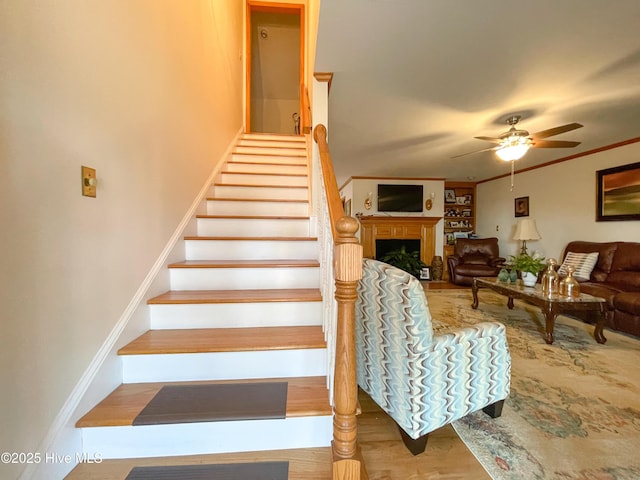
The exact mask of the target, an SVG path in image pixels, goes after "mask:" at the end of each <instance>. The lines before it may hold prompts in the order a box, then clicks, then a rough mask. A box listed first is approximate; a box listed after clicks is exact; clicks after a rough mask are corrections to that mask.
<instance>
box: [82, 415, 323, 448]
mask: <svg viewBox="0 0 640 480" xmlns="http://www.w3.org/2000/svg"><path fill="white" fill-rule="evenodd" d="M81 430H82V442H83V446H84V447H83V448H84V451H85V452H100V454H101V455H102V458H104V459H109V458H136V457H163V456H173V455H199V454H206V453H227V452H242V451H262V450H282V449H289V448H315V447H326V446H328V445H330V444H331V439H332V437H333V418H332V417H331V416H330V415H327V416H318V417H297V418H287V419H282V420H253V421H243V422H233V421H231V422H202V423H187V424H173V425H149V426H135V427H131V426H128V427H101V428H82V429H81ZM176 439H180V441H179V442H178V441H176Z"/></svg>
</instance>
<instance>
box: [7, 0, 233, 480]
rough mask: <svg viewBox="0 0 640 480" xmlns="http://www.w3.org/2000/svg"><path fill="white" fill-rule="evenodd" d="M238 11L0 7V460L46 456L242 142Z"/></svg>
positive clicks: (101, 2) (122, 1)
mask: <svg viewBox="0 0 640 480" xmlns="http://www.w3.org/2000/svg"><path fill="white" fill-rule="evenodd" d="M242 8H243V2H240V1H231V2H221V1H205V0H190V1H175V0H136V1H130V0H82V1H77V0H37V1H36V0H24V1H23V0H12V1H5V2H0V72H2V74H0V168H1V170H0V195H1V198H2V202H1V204H0V212H1V215H0V219H1V221H2V235H1V238H2V244H1V249H0V252H1V253H0V254H1V255H2V259H1V262H2V274H1V278H2V282H1V283H0V291H1V293H0V304H1V305H2V313H1V318H0V385H2V393H1V394H0V415H1V416H2V421H1V422H0V425H2V428H0V451H15V452H27V451H34V450H35V449H36V448H37V447H38V445H40V443H41V442H42V440H43V437H44V436H45V435H46V434H47V432H48V431H49V429H50V427H51V424H52V422H53V420H54V418H55V417H56V415H58V413H59V411H60V409H61V407H62V406H63V404H64V403H65V401H66V400H67V398H68V397H69V395H70V393H71V392H72V390H73V388H74V386H75V385H76V384H77V382H78V380H79V378H80V377H81V375H82V374H83V372H84V371H85V369H87V366H88V365H89V363H90V362H91V361H92V359H93V357H94V356H95V355H96V352H97V351H98V350H99V348H100V347H101V345H102V344H103V342H104V341H105V338H106V337H107V336H108V335H109V333H110V332H111V331H112V329H113V328H114V325H115V324H116V322H117V321H118V319H119V318H121V316H122V315H123V311H124V310H125V309H126V307H127V305H128V304H129V302H130V301H131V299H132V297H133V296H134V294H135V293H136V291H137V290H138V288H139V287H140V285H141V283H142V282H143V280H144V279H145V277H146V276H147V274H148V272H149V271H150V269H151V267H152V265H153V264H154V262H155V261H156V259H157V258H158V256H159V255H160V253H161V252H162V250H163V248H164V247H165V245H166V244H167V241H168V239H169V238H170V237H171V235H172V234H173V232H174V230H175V229H176V227H177V225H178V224H179V223H180V221H181V219H182V217H183V215H184V214H185V212H186V211H187V210H188V208H189V207H190V205H191V204H192V202H193V201H194V199H195V197H196V196H197V194H198V192H199V191H200V189H201V187H202V186H203V183H204V181H205V180H206V178H207V177H208V175H209V174H210V172H211V171H212V169H213V167H214V163H215V162H217V161H218V160H219V159H220V157H221V155H222V154H223V153H224V151H225V150H226V148H227V146H228V144H229V142H231V140H232V139H233V138H234V135H235V134H236V132H237V131H238V130H239V129H240V128H241V125H242V85H243V82H242V60H241V53H242ZM81 165H88V166H91V167H94V168H96V169H97V176H98V180H99V185H98V196H97V198H95V199H92V198H86V197H82V196H81V195H80V166H81ZM22 468H23V466H8V465H0V477H1V478H15V477H16V476H17V475H18V473H19V472H20V471H21V470H22Z"/></svg>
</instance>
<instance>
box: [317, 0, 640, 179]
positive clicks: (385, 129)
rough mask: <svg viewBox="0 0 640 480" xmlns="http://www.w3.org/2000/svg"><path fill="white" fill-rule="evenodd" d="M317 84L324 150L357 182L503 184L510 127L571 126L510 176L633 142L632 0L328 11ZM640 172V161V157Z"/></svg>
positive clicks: (638, 64) (635, 23) (334, 1)
mask: <svg viewBox="0 0 640 480" xmlns="http://www.w3.org/2000/svg"><path fill="white" fill-rule="evenodd" d="M315 71H316V72H333V74H334V75H333V81H332V83H331V92H330V95H329V125H328V130H329V147H330V150H331V155H332V158H333V162H334V166H335V170H336V177H337V179H338V184H339V185H342V183H343V182H344V181H346V180H347V179H348V178H349V177H351V176H393V177H443V178H446V179H448V180H461V181H468V180H473V181H481V180H486V179H488V178H494V177H497V176H501V175H506V174H508V173H509V171H510V165H509V164H508V163H507V162H503V161H501V160H499V159H498V158H497V156H496V155H495V153H494V152H482V153H475V154H472V155H466V156H463V157H460V158H455V159H452V158H451V157H452V156H454V155H459V154H462V153H466V152H472V151H476V150H481V149H483V148H488V147H492V146H493V145H492V144H490V143H488V142H484V141H481V140H476V139H474V138H473V137H475V136H490V137H496V136H498V135H499V134H501V133H503V132H505V131H506V130H507V129H508V126H507V125H506V123H505V122H506V118H507V117H509V116H510V115H512V114H520V115H522V120H521V121H520V123H519V124H518V127H519V128H522V129H525V130H528V131H529V132H531V133H534V132H538V131H540V130H545V129H548V128H552V127H556V126H559V125H564V124H567V123H572V122H578V123H581V124H582V125H584V127H583V128H580V129H578V130H574V131H571V132H568V133H564V134H562V135H558V136H554V137H551V138H549V140H574V141H579V142H582V143H581V144H580V145H579V146H578V147H575V148H563V149H556V148H554V149H531V150H529V152H528V153H527V154H526V155H525V157H524V158H522V159H521V160H518V161H517V163H516V170H518V169H522V168H528V167H532V166H535V165H538V164H541V163H546V162H549V161H553V160H556V159H559V158H562V157H565V156H568V155H572V154H576V153H580V152H585V151H588V150H592V149H595V148H599V147H602V146H606V145H611V144H614V143H617V142H621V141H624V140H628V139H631V138H635V137H639V136H640V1H639V0H615V1H611V0H536V1H526V2H525V1H522V0H513V1H511V2H508V1H506V0H469V1H465V2H462V1H452V0H348V1H345V0H322V1H321V5H320V18H319V31H318V41H317V52H316V64H315ZM639 160H640V159H639Z"/></svg>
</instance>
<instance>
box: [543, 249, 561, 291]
mask: <svg viewBox="0 0 640 480" xmlns="http://www.w3.org/2000/svg"><path fill="white" fill-rule="evenodd" d="M557 264H558V263H557V262H556V260H555V259H554V258H550V259H549V260H547V269H546V270H545V272H544V274H543V275H542V293H543V294H544V295H546V296H547V297H550V296H552V295H555V294H556V293H558V291H559V288H560V286H559V284H560V276H559V275H558V272H556V270H555V267H556V265H557Z"/></svg>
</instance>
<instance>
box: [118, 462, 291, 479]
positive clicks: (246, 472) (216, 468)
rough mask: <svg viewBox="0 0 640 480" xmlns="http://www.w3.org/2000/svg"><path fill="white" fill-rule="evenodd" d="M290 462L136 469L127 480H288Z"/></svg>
mask: <svg viewBox="0 0 640 480" xmlns="http://www.w3.org/2000/svg"><path fill="white" fill-rule="evenodd" d="M288 476H289V462H258V463H226V464H220V465H209V464H208V465H176V466H172V465H169V466H157V467H135V468H133V469H132V470H131V472H130V473H129V475H127V478H126V479H125V480H212V479H215V480H287V478H288Z"/></svg>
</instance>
